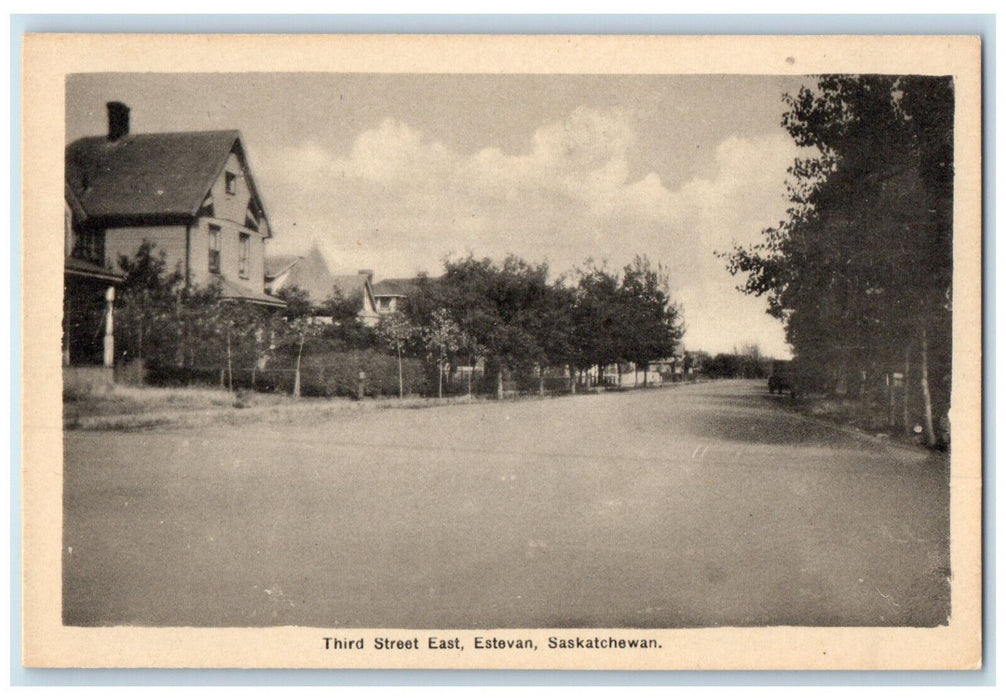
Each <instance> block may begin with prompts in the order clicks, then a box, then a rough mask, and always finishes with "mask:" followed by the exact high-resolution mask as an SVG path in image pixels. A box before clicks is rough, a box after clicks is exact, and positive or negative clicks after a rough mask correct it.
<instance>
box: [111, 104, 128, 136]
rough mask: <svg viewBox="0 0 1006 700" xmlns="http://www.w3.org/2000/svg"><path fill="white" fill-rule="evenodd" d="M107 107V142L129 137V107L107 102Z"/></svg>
mask: <svg viewBox="0 0 1006 700" xmlns="http://www.w3.org/2000/svg"><path fill="white" fill-rule="evenodd" d="M105 106H106V107H108V140H109V141H118V140H119V139H121V138H122V137H123V136H129V107H127V106H126V105H124V104H123V103H121V102H109V103H107V104H106V105H105Z"/></svg>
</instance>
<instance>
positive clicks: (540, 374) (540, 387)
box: [538, 367, 545, 396]
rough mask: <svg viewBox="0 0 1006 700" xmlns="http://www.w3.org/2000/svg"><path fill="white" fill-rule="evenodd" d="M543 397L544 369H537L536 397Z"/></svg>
mask: <svg viewBox="0 0 1006 700" xmlns="http://www.w3.org/2000/svg"><path fill="white" fill-rule="evenodd" d="M544 395H545V368H544V367H538V396H544Z"/></svg>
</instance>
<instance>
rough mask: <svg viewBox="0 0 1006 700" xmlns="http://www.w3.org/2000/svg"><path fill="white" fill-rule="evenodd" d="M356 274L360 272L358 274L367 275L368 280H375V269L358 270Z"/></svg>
mask: <svg viewBox="0 0 1006 700" xmlns="http://www.w3.org/2000/svg"><path fill="white" fill-rule="evenodd" d="M356 274H358V275H366V276H367V281H368V282H373V281H374V271H373V270H357V271H356Z"/></svg>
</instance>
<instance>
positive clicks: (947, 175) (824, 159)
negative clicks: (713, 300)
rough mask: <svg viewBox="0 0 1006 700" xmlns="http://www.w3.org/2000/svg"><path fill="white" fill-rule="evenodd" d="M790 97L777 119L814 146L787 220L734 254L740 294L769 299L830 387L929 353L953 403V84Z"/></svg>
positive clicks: (871, 82) (840, 85)
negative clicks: (742, 280) (756, 241)
mask: <svg viewBox="0 0 1006 700" xmlns="http://www.w3.org/2000/svg"><path fill="white" fill-rule="evenodd" d="M784 99H785V101H786V103H787V104H788V106H789V110H788V111H787V113H786V115H785V117H784V119H783V126H784V127H785V128H786V129H787V131H788V132H789V133H790V135H791V136H792V137H793V140H794V141H795V143H796V144H797V145H799V146H803V147H807V148H808V150H809V152H810V155H808V156H806V157H803V158H800V159H798V160H797V161H796V162H795V163H794V165H793V166H792V168H791V169H790V175H791V180H790V182H789V199H790V204H791V206H790V209H789V211H788V218H787V219H786V220H785V221H783V222H781V223H780V224H779V225H778V226H777V227H774V228H770V229H767V230H765V231H764V232H763V240H762V241H761V242H760V243H758V244H756V245H753V246H750V247H747V248H745V247H737V248H735V249H734V250H733V251H732V252H731V253H730V254H729V255H727V256H726V257H727V259H728V267H729V270H730V271H731V272H732V273H733V274H736V275H741V276H743V277H744V283H743V285H742V286H741V289H742V291H744V292H746V293H748V294H753V295H764V296H765V297H766V298H767V301H768V310H769V313H771V314H772V315H774V316H776V317H777V318H779V319H782V320H783V321H784V323H785V324H786V334H787V339H788V341H789V342H790V344H791V345H792V346H793V349H794V351H795V354H796V357H797V359H798V360H801V361H802V362H803V364H804V366H805V367H808V368H810V369H812V370H813V371H814V372H815V373H816V374H818V375H819V376H820V377H821V378H822V380H823V381H824V382H825V383H827V384H829V385H831V386H833V387H840V386H844V385H847V384H848V383H849V382H850V381H851V380H850V378H851V377H853V376H857V377H862V376H864V375H866V376H870V375H872V376H876V375H878V374H883V373H885V372H889V371H891V368H892V367H894V366H904V364H905V357H906V355H908V356H909V357H913V356H914V357H917V358H918V360H913V361H915V362H920V363H921V362H922V360H925V361H926V362H925V364H924V365H923V366H922V367H921V368H920V371H921V372H922V374H923V378H924V379H925V377H926V374H927V373H931V372H932V371H933V370H934V369H935V370H936V372H937V374H938V377H937V381H936V382H935V385H936V393H937V394H938V396H937V403H939V404H940V406H939V407H938V408H939V410H945V408H946V403H947V402H948V400H949V381H943V379H942V377H943V376H944V375H946V376H949V357H950V312H951V305H950V299H951V283H952V279H951V277H952V267H953V266H952V242H953V226H952V224H953V221H952V217H953V118H954V93H953V84H952V82H951V80H950V79H949V78H941V77H925V76H877V75H868V76H823V77H821V78H819V79H818V80H817V84H816V85H815V86H813V87H804V88H802V89H801V90H800V91H799V93H797V94H796V95H787V96H785V98H784ZM922 390H923V393H927V392H928V391H929V389H928V387H925V386H924V387H923V389H922ZM925 402H928V397H925ZM930 408H931V407H930Z"/></svg>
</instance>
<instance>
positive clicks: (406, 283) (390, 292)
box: [374, 277, 439, 297]
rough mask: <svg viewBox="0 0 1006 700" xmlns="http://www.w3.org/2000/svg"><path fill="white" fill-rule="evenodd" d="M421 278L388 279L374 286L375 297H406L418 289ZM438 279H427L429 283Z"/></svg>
mask: <svg viewBox="0 0 1006 700" xmlns="http://www.w3.org/2000/svg"><path fill="white" fill-rule="evenodd" d="M422 279H423V278H422V277H389V278H388V279H386V280H381V281H380V282H378V283H377V284H375V285H374V296H375V297H407V296H409V295H411V294H414V293H415V292H416V289H418V288H419V284H420V280H422ZM438 279H439V278H438V277H427V278H426V280H427V281H429V282H436V281H437V280H438Z"/></svg>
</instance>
